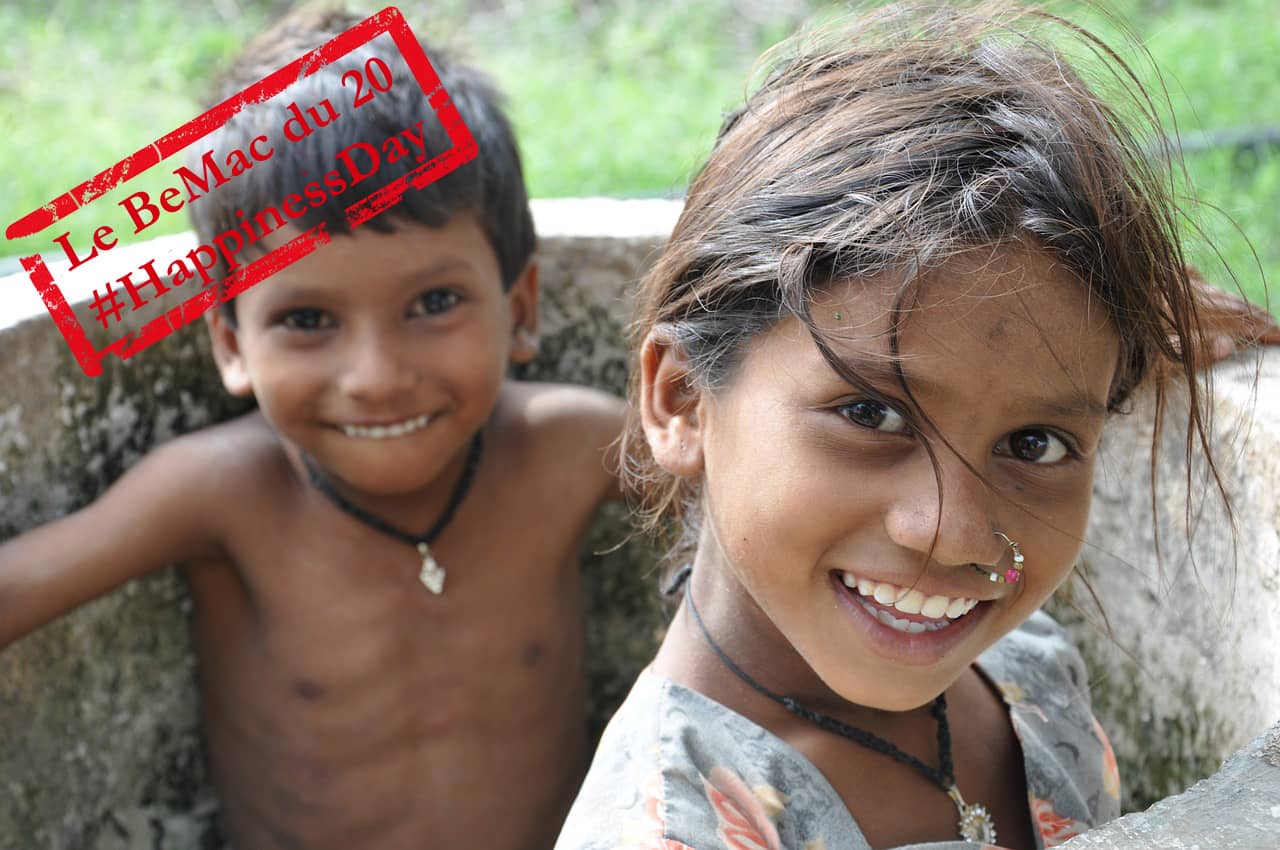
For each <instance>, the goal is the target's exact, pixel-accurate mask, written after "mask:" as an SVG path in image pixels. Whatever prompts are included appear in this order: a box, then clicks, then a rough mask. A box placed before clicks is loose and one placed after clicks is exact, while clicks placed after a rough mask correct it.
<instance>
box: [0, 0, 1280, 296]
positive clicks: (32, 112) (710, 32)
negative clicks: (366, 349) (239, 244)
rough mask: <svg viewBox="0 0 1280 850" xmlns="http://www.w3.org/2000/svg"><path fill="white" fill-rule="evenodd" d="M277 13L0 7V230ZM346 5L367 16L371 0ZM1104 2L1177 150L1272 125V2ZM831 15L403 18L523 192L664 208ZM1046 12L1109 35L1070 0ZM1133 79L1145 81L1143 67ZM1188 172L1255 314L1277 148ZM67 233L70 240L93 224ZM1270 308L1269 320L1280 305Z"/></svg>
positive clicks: (1195, 163)
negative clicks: (755, 84)
mask: <svg viewBox="0 0 1280 850" xmlns="http://www.w3.org/2000/svg"><path fill="white" fill-rule="evenodd" d="M288 5H289V4H288V2H287V0H283V2H279V1H278V2H274V3H267V4H262V3H248V2H243V0H240V2H237V0H220V2H213V3H201V4H197V3H195V2H191V0H188V2H181V3H170V2H166V0H136V2H133V3H130V4H119V5H116V6H107V5H106V4H98V3H95V2H92V0H52V2H33V0H18V2H10V3H8V4H7V5H5V6H3V7H0V31H3V32H7V33H9V34H10V35H9V38H7V39H5V40H4V42H3V43H0V126H2V127H5V128H6V132H5V133H3V134H0V161H3V162H4V163H5V177H4V179H3V180H0V214H3V216H4V217H5V224H7V223H8V222H9V221H12V220H13V219H15V218H17V217H18V216H20V215H24V214H25V213H27V212H29V211H30V210H32V209H34V208H35V207H37V206H39V205H40V204H43V203H45V202H47V201H49V200H50V199H51V198H52V197H53V196H54V195H56V194H59V193H61V192H63V191H66V190H67V189H69V188H71V187H72V186H74V185H77V184H78V183H80V182H82V181H83V180H85V179H87V178H89V177H91V176H93V175H94V174H96V173H97V172H98V171H99V170H101V169H102V168H105V167H106V166H107V165H109V164H111V163H113V162H114V161H116V160H117V159H119V158H121V157H122V156H125V155H127V154H130V153H132V152H133V151H134V150H136V149H137V148H138V147H140V146H142V145H144V144H146V143H148V142H150V141H152V140H153V139H154V138H156V137H157V136H159V135H161V134H163V133H166V132H168V131H169V130H171V129H173V128H175V127H177V126H178V125H179V124H181V123H183V122H184V121H186V120H188V119H189V118H191V117H193V116H194V115H195V114H196V112H197V105H196V104H197V102H198V101H199V95H200V94H201V93H202V91H203V88H204V86H205V85H206V84H207V81H208V79H209V78H210V77H211V76H212V74H213V72H214V69H215V68H216V67H218V66H219V65H220V63H222V62H224V61H226V59H227V58H228V57H229V56H230V55H232V54H234V52H235V51H236V50H237V48H238V47H239V46H240V45H241V44H242V43H243V42H244V40H245V39H246V38H247V37H248V36H249V35H251V34H252V33H254V32H256V31H258V30H259V29H260V28H261V27H262V26H263V24H264V22H265V21H267V20H269V19H270V18H272V17H273V16H274V15H275V14H278V13H279V11H280V10H281V9H283V8H284V7H287V6H288ZM353 5H354V6H355V7H356V8H358V9H361V10H366V11H373V10H375V9H377V8H379V7H380V6H381V5H382V4H381V3H374V2H365V0H359V2H356V3H354V4H353ZM1108 6H1109V7H1111V8H1114V9H1115V10H1116V11H1117V12H1118V13H1119V14H1120V15H1122V16H1124V17H1126V18H1128V19H1129V20H1130V21H1131V22H1132V24H1133V25H1134V27H1135V29H1136V30H1137V32H1138V33H1139V35H1140V37H1141V38H1142V40H1143V41H1144V43H1145V45H1146V47H1147V48H1148V49H1149V50H1150V52H1151V54H1152V56H1153V57H1154V59H1155V61H1156V64H1157V66H1158V67H1159V68H1160V69H1161V71H1162V73H1163V81H1164V84H1165V86H1167V89H1168V93H1169V97H1170V99H1171V101H1172V117H1173V119H1175V120H1176V122H1177V125H1178V128H1179V130H1180V132H1181V133H1182V134H1183V135H1184V136H1194V135H1195V134H1196V133H1198V132H1201V131H1212V130H1217V129H1234V128H1247V127H1260V126H1278V125H1280V0H1232V2H1230V3H1226V2H1211V0H1117V2H1113V3H1110V4H1108ZM830 8H831V4H829V3H825V2H821V0H784V1H783V2H772V3H770V2H764V0H747V2H737V3H731V2H729V0H711V1H710V2H705V3H696V4H695V3H687V2H680V0H653V2H640V0H576V1H575V0H523V2H521V0H471V2H466V0H445V1H444V2H441V3H437V4H433V5H432V7H431V9H430V11H429V12H428V13H423V12H421V11H419V10H416V9H415V8H414V7H412V6H409V5H406V6H405V7H404V11H405V12H406V14H407V15H408V16H409V17H410V19H411V21H412V22H413V24H414V26H415V30H416V31H418V32H419V33H420V34H424V35H426V36H427V37H428V38H434V39H436V40H440V41H445V42H451V43H461V44H462V46H463V48H464V52H466V53H467V54H469V55H470V56H471V57H472V58H473V59H475V60H476V61H477V62H478V63H480V64H481V65H483V66H484V67H486V68H488V69H490V70H491V72H492V73H493V74H494V75H495V76H496V77H497V79H498V80H499V82H500V83H501V85H502V86H503V88H504V89H505V90H506V91H507V93H508V95H509V97H510V106H511V112H512V115H513V118H514V120H515V123H516V126H517V129H518V132H519V133H520V137H521V144H522V147H523V150H524V155H525V165H526V171H527V175H528V180H529V185H530V188H531V191H532V192H533V194H534V195H535V196H540V197H551V196H570V195H591V194H609V195H615V196H624V197H636V196H657V195H668V196H675V195H678V194H679V193H680V192H681V191H682V189H683V187H684V185H685V184H686V183H687V182H688V179H689V177H690V176H691V174H692V173H693V171H694V170H695V169H696V168H697V166H698V164H699V163H700V162H701V160H702V159H703V158H704V157H705V155H706V153H707V151H708V150H709V148H710V145H711V141H712V139H713V138H714V134H715V130H716V128H717V127H718V125H719V122H720V117H721V115H722V113H723V112H724V111H725V110H726V109H727V108H730V107H731V106H733V105H734V104H735V103H736V102H738V101H740V100H741V98H742V95H743V92H744V80H745V77H746V73H747V70H748V69H749V67H750V65H751V63H752V62H753V61H754V59H755V57H756V56H757V55H758V54H759V53H760V51H761V50H762V49H763V48H764V47H766V46H767V45H769V44H771V43H773V42H774V41H776V40H777V39H778V38H780V37H782V36H784V35H785V34H787V33H788V32H790V31H792V30H793V29H795V27H796V26H797V25H798V24H799V23H800V22H802V21H803V20H805V19H807V18H809V17H810V16H811V15H812V14H813V13H814V12H821V11H823V10H829V9H830ZM1056 8H1058V9H1060V10H1062V11H1064V12H1065V13H1066V14H1067V15H1068V16H1069V17H1072V18H1075V19H1083V20H1085V21H1086V22H1089V23H1090V25H1093V26H1097V27H1098V28H1099V29H1100V30H1101V31H1102V32H1104V33H1106V32H1110V31H1111V28H1110V26H1109V25H1108V24H1106V23H1105V22H1100V18H1099V16H1098V15H1096V14H1093V13H1090V12H1088V11H1087V10H1085V9H1083V8H1082V6H1081V4H1079V3H1073V2H1061V3H1058V4H1057V6H1056ZM1126 55H1127V56H1130V57H1131V58H1132V56H1133V52H1132V51H1127V52H1126ZM1135 64H1136V65H1137V66H1138V67H1139V68H1140V69H1143V68H1146V67H1147V66H1146V64H1145V63H1144V62H1142V61H1137V62H1135ZM1140 73H1141V74H1142V75H1143V78H1144V80H1145V81H1146V82H1148V83H1149V84H1150V83H1152V82H1153V81H1155V76H1154V74H1153V73H1151V72H1150V71H1149V69H1148V70H1145V71H1143V70H1140ZM1186 167H1187V172H1188V175H1189V178H1190V182H1189V186H1188V187H1187V188H1188V190H1190V189H1194V191H1195V193H1196V194H1197V195H1198V197H1199V199H1200V200H1201V201H1202V202H1203V207H1202V208H1201V211H1200V213H1199V214H1198V216H1197V219H1196V223H1198V224H1199V226H1200V227H1202V228H1203V230H1204V232H1205V234H1206V235H1207V236H1208V237H1209V241H1208V242H1207V243H1200V244H1199V246H1198V247H1196V248H1195V249H1194V251H1193V259H1194V260H1195V262H1196V263H1197V264H1198V265H1200V266H1202V268H1203V270H1204V271H1205V273H1206V276H1207V277H1209V278H1210V279H1213V280H1216V281H1219V282H1227V281H1228V272H1227V271H1226V270H1225V269H1224V268H1223V267H1222V266H1221V265H1219V264H1218V262H1217V260H1216V258H1215V257H1214V249H1216V250H1217V251H1218V252H1220V253H1221V255H1222V257H1223V258H1225V260H1226V262H1227V265H1228V266H1229V268H1230V269H1231V270H1232V271H1233V272H1234V273H1235V275H1236V276H1237V277H1238V279H1239V281H1240V285H1241V286H1242V287H1243V288H1244V290H1245V291H1246V292H1248V293H1249V295H1250V296H1251V297H1252V298H1254V299H1255V300H1261V299H1262V293H1263V289H1262V279H1263V271H1264V270H1265V274H1266V277H1267V278H1269V279H1270V280H1277V279H1280V238H1278V237H1280V150H1277V149H1276V148H1274V147H1272V148H1270V149H1266V148H1260V149H1257V150H1252V151H1249V150H1246V151H1240V150H1234V149H1214V150H1208V151H1203V152H1195V153H1190V154H1188V156H1187V157H1186ZM157 171H158V172H163V170H162V169H157ZM148 177H151V175H147V176H144V177H143V178H139V179H140V180H141V181H143V183H142V185H141V187H142V188H149V189H151V190H152V191H155V190H156V189H158V188H160V187H161V186H163V185H166V181H164V180H163V177H162V176H161V175H160V174H157V175H155V176H154V179H152V180H149V181H148V179H147V178H148ZM1215 208H1218V209H1220V210H1221V212H1215V211H1214V209H1215ZM80 218H85V217H84V216H81V217H80ZM168 219H172V220H168ZM168 219H166V220H165V221H163V222H162V223H161V224H159V225H157V226H156V227H155V228H152V229H150V230H147V231H146V232H145V233H144V234H143V236H146V237H150V236H158V235H162V233H165V232H173V231H175V230H180V229H182V228H183V227H184V226H185V222H184V221H182V220H181V219H180V217H178V216H171V217H168ZM1232 220H1234V221H1235V222H1238V223H1239V228H1240V229H1239V230H1237V229H1236V227H1235V225H1233V224H1232ZM71 223H72V224H74V225H76V226H75V227H73V228H72V230H73V237H74V238H76V239H77V240H80V241H81V242H83V240H84V239H85V238H86V237H87V235H88V234H87V232H86V231H88V230H91V229H92V223H91V222H88V221H85V222H80V221H76V220H75V219H72V222H71ZM1188 230H1190V227H1189V228H1188ZM1241 231H1242V232H1241ZM53 235H57V234H53ZM1246 237H1247V238H1246ZM1250 242H1252V245H1253V249H1255V250H1256V251H1257V253H1258V256H1257V258H1256V259H1255V257H1254V255H1253V253H1252V251H1251V250H1250V247H1249V243H1250ZM1194 244H1196V243H1194V242H1193V245H1194ZM48 245H49V237H48V236H47V235H45V234H42V235H40V236H38V237H34V238H33V239H29V240H22V241H20V242H17V243H14V242H10V243H7V244H5V245H4V247H0V254H8V255H17V254H23V253H30V252H32V251H35V250H44V249H46V248H47V247H48ZM1259 263H1260V265H1259ZM1276 300H1277V301H1280V298H1278V299H1276ZM1271 306H1272V309H1273V310H1275V311H1277V312H1278V313H1280V304H1272V305H1271Z"/></svg>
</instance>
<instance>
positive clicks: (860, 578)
mask: <svg viewBox="0 0 1280 850" xmlns="http://www.w3.org/2000/svg"><path fill="white" fill-rule="evenodd" d="M895 291H896V286H895V283H894V282H893V281H892V280H890V281H887V282H885V281H881V280H878V279H877V280H872V281H867V282H856V283H852V284H836V285H834V286H832V287H831V288H830V290H829V291H828V292H826V293H825V294H823V295H820V296H818V297H817V298H816V299H815V301H814V303H813V305H812V308H813V317H814V321H815V323H816V324H817V325H818V326H819V328H820V329H821V330H822V331H823V332H824V334H825V335H826V337H827V340H828V344H829V345H830V347H831V350H832V353H833V355H834V356H835V357H836V358H838V359H839V360H840V361H842V362H844V363H846V364H848V368H849V369H850V370H851V371H852V372H853V373H854V374H855V375H857V376H859V377H860V378H862V379H863V380H865V381H867V382H868V383H869V384H870V385H871V387H872V388H874V391H875V392H874V393H873V392H868V391H866V390H865V389H858V388H856V387H855V386H852V385H851V384H850V383H849V382H848V381H846V380H845V379H844V378H842V377H841V376H840V375H839V374H837V373H836V371H835V370H834V369H833V368H832V367H831V365H830V364H829V363H828V362H827V360H825V359H824V357H823V356H822V354H821V353H820V351H819V350H818V348H817V346H816V345H815V344H814V342H813V340H812V339H811V338H810V336H809V333H808V331H807V330H806V329H805V328H804V326H803V325H802V324H801V323H800V321H799V320H797V319H788V320H785V321H783V322H780V323H778V324H777V325H775V326H774V327H772V328H771V329H770V330H768V331H766V332H765V333H763V334H762V335H760V336H759V337H757V338H756V339H754V340H753V341H752V342H751V343H750V344H749V346H748V348H747V350H746V352H745V353H744V354H743V356H742V359H741V361H740V362H739V364H738V366H737V368H736V371H735V373H734V374H733V376H732V377H731V378H730V379H729V383H728V385H727V386H726V387H725V388H723V389H720V390H711V391H704V392H703V393H702V394H701V395H700V401H699V402H698V404H697V415H696V421H697V423H698V424H697V433H696V438H695V439H696V441H697V443H698V445H699V447H700V452H701V460H700V463H701V466H702V475H703V514H704V517H705V520H706V521H705V522H704V524H703V530H702V539H701V543H700V545H699V554H698V562H697V564H696V566H695V569H694V577H695V581H694V584H693V592H694V593H695V594H696V595H697V596H696V598H697V602H698V605H699V607H700V608H701V609H703V610H704V613H705V615H706V618H707V622H708V624H709V625H710V628H711V631H712V634H714V635H715V636H716V637H717V639H718V640H724V641H725V643H726V644H727V645H725V646H724V648H725V650H726V651H727V652H728V653H729V654H730V656H731V657H734V658H736V659H738V660H740V661H742V662H744V663H745V664H747V665H749V666H748V669H749V670H752V671H754V672H755V673H756V674H758V675H760V676H763V677H764V678H765V681H766V683H767V684H768V686H769V687H771V688H773V689H775V690H778V691H780V692H783V693H790V694H792V695H794V696H796V697H797V698H799V697H801V696H808V697H809V699H810V700H811V701H812V702H811V703H806V704H813V705H814V706H815V707H817V706H821V705H822V703H823V701H826V702H828V703H830V702H831V700H832V699H833V698H834V699H836V700H838V701H851V702H853V703H856V704H858V705H863V706H868V707H873V708H878V709H887V710H895V711H896V710H905V709H910V708H915V707H917V706H920V705H923V704H925V703H927V702H928V701H930V700H932V699H933V698H934V697H935V696H936V695H937V694H938V693H940V692H942V691H943V690H945V689H946V688H947V687H948V686H949V685H950V684H951V683H952V682H954V681H955V680H956V679H957V678H958V677H959V676H960V675H961V673H963V672H964V670H965V669H966V668H967V667H968V666H969V664H970V663H971V662H972V661H973V660H974V659H975V658H976V657H977V656H978V655H979V654H980V653H981V652H982V651H983V650H985V649H986V648H987V647H989V646H990V645H991V644H992V643H994V642H995V641H996V640H997V639H998V638H999V637H1001V636H1002V635H1004V634H1005V633H1006V632H1008V631H1010V630H1011V629H1013V628H1014V627H1015V626H1017V625H1018V624H1019V623H1021V622H1022V621H1023V620H1025V619H1026V617H1027V616H1029V615H1030V614H1031V612H1032V611H1033V610H1034V609H1035V608H1037V607H1039V606H1040V604H1041V603H1042V602H1044V600H1045V599H1046V598H1047V597H1048V596H1049V595H1050V594H1051V593H1052V592H1053V590H1054V589H1055V588H1056V587H1057V586H1058V585H1059V584H1060V583H1061V582H1062V581H1063V580H1064V579H1065V578H1066V576H1067V574H1068V573H1069V571H1070V569H1071V566H1072V564H1073V563H1074V560H1075V557H1076V554H1077V553H1078V551H1079V547H1080V545H1081V535H1082V534H1083V531H1084V527H1085V521H1086V517H1087V513H1088V507H1089V499H1090V493H1091V484H1092V476H1093V465H1094V455H1095V453H1096V449H1097V445H1098V440H1099V438H1100V436H1101V430H1102V423H1103V419H1104V417H1105V409H1106V400H1107V398H1108V394H1109V391H1110V387H1111V382H1112V377H1113V375H1114V373H1115V369H1116V364H1117V358H1118V353H1119V340H1118V338H1117V336H1116V334H1115V332H1114V330H1112V328H1111V326H1110V324H1109V322H1108V320H1107V319H1106V318H1105V316H1104V314H1103V311H1102V310H1101V309H1100V308H1098V307H1094V308H1093V309H1090V305H1089V303H1088V296H1087V289H1086V288H1085V286H1084V285H1083V284H1081V283H1080V282H1078V281H1077V280H1075V279H1074V278H1073V277H1071V276H1070V275H1069V274H1067V273H1066V272H1065V271H1063V270H1062V269H1061V268H1060V267H1056V266H1054V265H1053V264H1052V263H1051V262H1050V261H1049V260H1048V259H1047V258H1045V257H1044V256H1043V255H1040V254H1032V253H1026V252H1014V251H1004V252H999V253H995V254H988V253H986V252H974V253H973V254H971V255H966V256H963V257H960V258H957V259H955V260H952V261H950V262H949V263H948V264H947V265H945V266H943V267H942V269H941V270H939V271H938V272H935V273H933V274H930V275H928V276H927V277H925V278H924V280H923V282H922V284H921V286H920V288H919V291H918V293H917V294H916V297H915V298H914V299H911V298H908V300H907V301H906V312H905V313H904V314H903V315H902V319H901V326H900V329H899V336H898V347H897V351H898V353H897V354H896V355H895V354H893V353H892V352H893V349H892V348H891V344H890V332H889V331H890V324H889V318H888V317H889V316H890V315H891V313H892V308H893V298H894V295H895ZM837 316H838V317H839V318H837ZM895 363H896V364H898V365H899V366H900V368H901V370H902V372H903V374H904V375H905V376H906V377H907V384H908V386H909V388H910V394H911V397H913V398H914V399H915V400H916V401H917V402H918V404H919V406H920V408H921V409H922V410H923V413H924V415H925V416H926V417H927V418H928V420H929V421H931V423H932V424H928V423H927V422H925V421H924V420H923V419H922V418H920V417H918V416H912V415H911V409H912V408H911V402H910V399H909V398H908V395H907V392H906V391H905V390H904V389H903V388H902V386H901V385H900V384H899V382H898V381H897V379H896V377H895V374H894V368H895V367H894V364H895ZM935 429H936V430H935ZM926 440H927V443H926ZM651 442H652V441H651ZM929 448H932V451H933V455H934V459H931V457H930V451H929ZM935 463H936V469H935ZM940 502H941V507H940V506H939V503H940ZM996 531H1003V532H1004V533H1006V534H1008V535H1009V536H1010V537H1011V538H1012V539H1013V540H1014V541H1016V542H1017V543H1018V544H1019V545H1020V546H1021V551H1022V552H1024V553H1025V557H1026V563H1025V565H1024V566H1025V570H1024V573H1023V578H1022V580H1021V581H1019V582H1018V583H1016V584H997V583H992V582H990V581H989V580H988V579H987V577H986V575H985V572H986V571H988V570H998V571H1000V572H1003V571H1004V570H1006V569H1007V568H1009V567H1010V566H1011V550H1010V547H1009V546H1008V545H1007V544H1006V543H1005V542H1004V541H1003V540H1002V539H1001V538H1000V537H998V536H997V535H996V533H995V532H996ZM975 564H976V565H978V567H979V568H981V569H975V568H974V565H975ZM699 573H701V574H702V577H701V580H699V579H698V577H699ZM797 654H798V655H799V656H800V658H801V659H803V663H801V664H797V663H795V662H796V660H797V659H796V658H795V656H796V655H797ZM794 670H801V671H804V672H803V673H801V674H799V675H795V674H792V673H788V672H787V671H794ZM814 674H816V678H815V676H814ZM832 692H834V693H832Z"/></svg>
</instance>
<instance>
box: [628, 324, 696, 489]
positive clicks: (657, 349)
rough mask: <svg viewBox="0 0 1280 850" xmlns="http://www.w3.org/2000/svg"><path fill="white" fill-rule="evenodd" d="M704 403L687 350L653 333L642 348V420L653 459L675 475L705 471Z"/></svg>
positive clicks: (687, 474)
mask: <svg viewBox="0 0 1280 850" xmlns="http://www.w3.org/2000/svg"><path fill="white" fill-rule="evenodd" d="M701 402H702V393H701V391H699V390H698V389H697V388H695V386H694V384H693V382H692V380H691V378H690V368H689V360H688V358H687V357H686V355H685V353H684V351H683V350H681V349H680V348H679V347H678V346H676V345H673V344H671V343H670V342H668V341H666V340H663V339H661V338H660V337H659V336H656V335H655V334H654V333H653V332H652V331H650V333H649V335H648V336H646V337H645V340H644V344H643V345H642V346H641V348H640V421H641V424H642V426H643V427H644V435H645V438H646V439H647V440H648V441H649V450H650V451H651V452H653V459H654V460H655V461H657V462H658V465H659V466H661V467H662V468H663V469H665V470H666V471H667V472H670V473H672V474H674V475H679V476H682V477H686V476H690V475H697V474H698V473H700V472H701V471H702V423H701V419H700V418H699V415H698V414H699V408H700V406H701Z"/></svg>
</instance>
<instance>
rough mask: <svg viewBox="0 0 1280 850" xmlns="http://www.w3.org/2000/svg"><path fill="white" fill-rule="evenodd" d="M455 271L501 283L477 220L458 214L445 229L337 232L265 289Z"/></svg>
mask: <svg viewBox="0 0 1280 850" xmlns="http://www.w3.org/2000/svg"><path fill="white" fill-rule="evenodd" d="M301 233H302V231H301V230H299V229H298V228H296V227H294V226H293V225H286V226H285V227H283V228H280V229H279V230H277V231H275V232H273V233H270V234H268V235H267V236H266V237H265V238H264V239H262V240H260V242H261V243H262V245H263V247H264V249H265V251H271V250H274V249H276V248H278V247H280V246H281V245H284V244H285V243H287V242H289V241H290V240H292V239H294V238H296V237H298V236H300V235H301ZM450 271H461V272H468V273H470V274H473V275H478V276H482V277H488V276H493V277H494V278H496V279H498V280H499V281H500V279H501V271H500V269H499V266H498V258H497V256H496V254H495V253H494V251H493V248H492V246H491V245H490V244H489V240H488V239H487V238H486V236H485V234H484V231H483V230H482V229H481V228H480V225H479V224H478V223H477V222H476V221H475V219H474V218H473V217H472V216H469V215H455V216H453V217H452V218H451V219H450V220H449V221H448V223H446V224H445V225H444V226H443V227H428V226H427V225H425V224H421V223H418V222H414V221H395V222H394V225H393V227H392V229H391V230H390V231H387V232H382V231H377V230H373V229H372V228H368V227H364V228H359V229H357V230H354V231H351V232H349V233H339V234H334V235H332V236H331V237H330V239H329V241H328V243H327V244H324V245H321V246H319V247H318V248H316V249H315V250H314V251H312V252H311V253H310V254H308V255H307V256H305V257H303V258H302V259H300V260H298V261H296V262H294V263H292V264H290V265H289V266H286V267H285V268H283V269H281V270H280V271H279V272H277V273H276V274H275V275H273V276H272V277H271V278H269V279H268V280H267V281H264V282H263V284H262V286H264V287H270V286H272V285H273V284H275V283H277V282H280V281H298V280H309V281H315V280H325V279H329V278H334V277H341V278H346V279H349V278H350V277H351V276H352V275H359V276H360V277H362V278H367V277H371V276H377V277H381V278H410V279H416V278H421V277H422V276H424V275H430V274H435V273H446V272H450Z"/></svg>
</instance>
